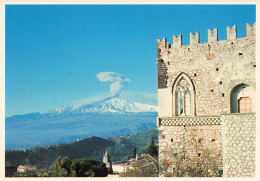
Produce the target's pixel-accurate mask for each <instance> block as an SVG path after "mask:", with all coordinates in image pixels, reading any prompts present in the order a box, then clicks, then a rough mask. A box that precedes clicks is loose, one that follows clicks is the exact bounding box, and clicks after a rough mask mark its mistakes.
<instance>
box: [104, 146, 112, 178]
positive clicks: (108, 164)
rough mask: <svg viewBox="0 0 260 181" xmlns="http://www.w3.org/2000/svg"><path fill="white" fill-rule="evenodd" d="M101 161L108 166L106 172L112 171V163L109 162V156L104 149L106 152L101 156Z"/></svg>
mask: <svg viewBox="0 0 260 181" xmlns="http://www.w3.org/2000/svg"><path fill="white" fill-rule="evenodd" d="M103 162H104V163H105V164H106V167H107V168H108V172H109V173H113V170H112V164H111V161H110V156H109V154H108V151H107V150H106V153H105V155H104V157H103Z"/></svg>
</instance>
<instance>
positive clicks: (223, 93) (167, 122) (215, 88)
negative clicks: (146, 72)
mask: <svg viewBox="0 0 260 181" xmlns="http://www.w3.org/2000/svg"><path fill="white" fill-rule="evenodd" d="M255 26H256V25H255V24H254V25H252V26H251V25H249V24H247V25H246V30H247V35H246V37H244V38H237V27H236V25H234V26H233V27H229V26H227V40H221V41H218V29H217V28H215V29H214V30H213V31H212V30H208V42H204V43H200V34H199V32H197V33H195V34H194V33H190V45H182V35H181V34H180V35H178V36H175V35H173V43H172V44H170V43H169V42H167V39H166V38H163V39H162V40H160V39H158V58H157V65H158V119H157V126H158V130H159V159H160V160H161V162H164V163H167V164H169V165H171V166H172V168H171V170H172V172H173V170H174V169H175V170H176V169H177V167H176V166H175V165H174V163H177V162H176V161H174V159H173V158H172V156H171V155H172V153H170V152H174V151H175V152H176V150H177V151H178V149H179V150H180V151H179V152H178V153H181V151H182V150H184V151H185V153H187V154H188V155H189V156H190V157H191V158H192V159H201V158H203V156H204V155H205V154H206V153H207V152H206V151H207V150H209V152H210V153H212V154H215V155H220V157H218V158H220V159H219V161H218V167H219V168H221V169H222V170H223V176H224V177H234V176H238V177H239V176H254V175H255V144H256V142H255V125H256V123H255V122H256V117H255V112H256V108H255V103H256V98H255V95H256V76H255V73H256V58H255V52H256V46H255V45H256V43H255V42H256V39H255ZM204 153H205V154H204Z"/></svg>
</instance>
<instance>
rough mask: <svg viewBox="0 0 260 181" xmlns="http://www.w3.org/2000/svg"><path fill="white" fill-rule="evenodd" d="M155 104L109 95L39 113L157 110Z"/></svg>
mask: <svg viewBox="0 0 260 181" xmlns="http://www.w3.org/2000/svg"><path fill="white" fill-rule="evenodd" d="M157 111H158V110H157V107H156V106H151V105H147V104H141V103H136V102H131V101H127V100H124V99H121V98H119V97H109V98H106V99H104V100H102V101H98V102H95V103H93V104H85V105H84V104H83V105H82V104H79V105H72V106H66V107H59V108H56V109H51V110H48V111H45V112H41V114H46V113H52V114H64V113H73V114H78V113H88V112H92V113H93V112H98V113H103V112H118V113H126V112H157Z"/></svg>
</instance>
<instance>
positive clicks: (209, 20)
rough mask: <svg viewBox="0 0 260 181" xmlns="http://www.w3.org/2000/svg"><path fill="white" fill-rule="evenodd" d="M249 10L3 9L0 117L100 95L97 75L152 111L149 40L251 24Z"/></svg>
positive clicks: (103, 90) (103, 92) (241, 32)
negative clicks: (122, 82) (112, 77)
mask: <svg viewBox="0 0 260 181" xmlns="http://www.w3.org/2000/svg"><path fill="white" fill-rule="evenodd" d="M255 13H256V9H255V6H254V5H225V6H224V5H44V6H43V5H7V6H6V47H5V48H6V60H5V61H6V63H5V64H6V67H5V74H6V90H5V95H6V117H8V116H11V115H15V114H24V113H31V112H38V111H43V110H46V109H50V108H55V107H59V106H67V105H71V104H78V103H89V102H91V101H95V100H99V99H102V98H105V97H108V96H111V93H110V84H109V82H101V81H100V80H99V79H98V78H97V74H98V73H99V72H115V73H118V74H121V75H122V76H124V77H125V78H126V79H129V80H130V81H129V83H128V85H126V86H125V89H124V91H122V93H121V97H122V98H125V99H128V100H134V101H137V102H141V103H148V104H153V105H157V65H156V58H157V38H160V39H162V38H163V37H167V39H168V41H169V42H170V43H172V35H173V34H175V35H178V34H180V33H181V34H182V36H183V44H184V45H188V44H189V33H190V32H193V33H195V32H196V31H199V32H200V37H201V39H200V41H201V42H202V43H203V42H207V30H208V29H212V30H213V29H214V28H216V27H217V28H218V29H219V40H225V39H226V26H227V25H228V26H233V25H234V24H236V25H237V33H238V38H241V37H245V36H246V23H249V24H251V25H252V24H253V23H254V22H255V18H256V17H255V16H256V15H255Z"/></svg>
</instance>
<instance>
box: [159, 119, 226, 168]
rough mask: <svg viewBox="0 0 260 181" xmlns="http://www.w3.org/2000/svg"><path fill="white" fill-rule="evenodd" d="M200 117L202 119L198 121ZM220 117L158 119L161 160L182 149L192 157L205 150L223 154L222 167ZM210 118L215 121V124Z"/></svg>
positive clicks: (200, 154)
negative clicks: (177, 119) (176, 119)
mask: <svg viewBox="0 0 260 181" xmlns="http://www.w3.org/2000/svg"><path fill="white" fill-rule="evenodd" d="M198 119H201V120H202V121H200V122H198ZM218 119H219V117H218V118H217V117H212V118H205V117H203V118H198V117H197V118H189V119H186V120H182V121H181V122H179V123H178V122H176V121H175V120H174V118H171V119H170V118H169V119H167V118H165V119H164V118H163V119H162V120H158V122H159V123H158V124H159V128H158V130H159V157H160V161H161V162H162V161H164V160H171V159H172V158H171V154H174V153H175V152H179V151H181V150H182V149H185V151H187V154H188V155H189V157H190V158H195V157H200V156H202V154H203V153H205V151H210V152H212V153H213V154H216V155H217V154H220V155H221V156H220V157H219V159H220V160H219V161H220V162H219V163H220V165H218V166H219V167H220V168H222V134H221V132H222V128H221V125H220V122H218V121H216V120H218ZM209 120H211V121H214V122H215V125H213V124H212V123H211V122H208V121H209ZM173 123H175V124H173ZM183 123H184V124H183ZM207 124H212V125H207ZM167 152H168V153H167Z"/></svg>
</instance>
